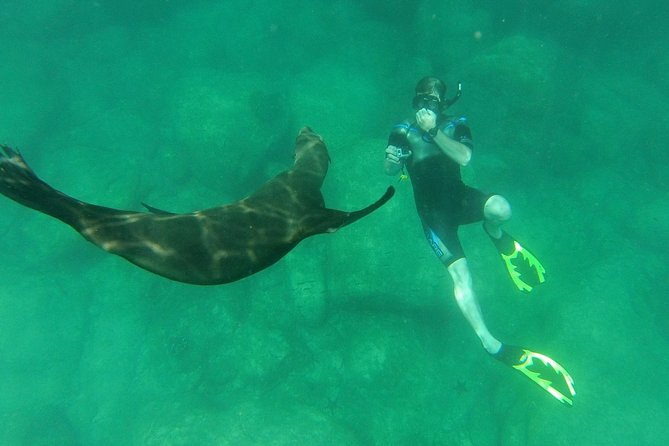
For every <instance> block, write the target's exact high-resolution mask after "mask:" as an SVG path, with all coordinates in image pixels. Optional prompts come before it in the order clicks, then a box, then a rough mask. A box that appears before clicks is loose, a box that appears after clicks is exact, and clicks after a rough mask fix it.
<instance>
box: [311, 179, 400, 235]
mask: <svg viewBox="0 0 669 446" xmlns="http://www.w3.org/2000/svg"><path fill="white" fill-rule="evenodd" d="M393 195H395V188H394V187H392V186H389V187H388V189H386V193H385V194H383V196H382V197H381V198H379V199H378V200H376V202H374V203H372V204H370V205H369V206H367V207H366V208H364V209H360V210H358V211H353V212H345V211H339V210H337V209H321V210H319V211H318V212H314V213H313V214H312V215H310V216H308V217H307V219H306V221H304V222H303V227H304V237H309V236H311V235H315V234H323V233H325V232H335V231H336V230H338V229H339V228H343V227H344V226H347V225H350V224H351V223H353V222H356V221H358V220H360V219H361V218H362V217H365V216H366V215H369V214H371V213H372V212H374V211H375V210H377V209H378V208H380V207H381V206H383V205H384V204H385V203H386V202H387V201H388V200H390V199H391V198H392V196H393Z"/></svg>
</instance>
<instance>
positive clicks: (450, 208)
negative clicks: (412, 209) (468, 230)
mask: <svg viewBox="0 0 669 446" xmlns="http://www.w3.org/2000/svg"><path fill="white" fill-rule="evenodd" d="M493 195H494V194H487V193H484V192H481V191H480V190H478V189H474V188H473V187H469V186H467V185H465V184H462V183H461V184H460V186H459V187H456V188H453V189H452V190H451V191H449V196H448V197H441V199H439V200H430V201H431V203H416V207H417V208H418V215H420V218H421V221H422V223H423V230H424V231H425V236H426V237H427V241H428V243H429V244H430V246H431V247H432V250H433V251H434V253H435V254H436V255H437V257H438V258H439V259H440V260H441V261H442V262H443V263H444V264H445V265H446V266H449V265H451V264H452V263H453V262H455V261H456V260H458V259H461V258H463V257H465V253H464V250H463V249H462V245H461V244H460V239H459V238H458V227H459V226H460V225H466V224H470V223H475V222H478V221H482V220H483V208H484V207H485V204H486V202H487V201H488V199H489V198H490V197H492V196H493Z"/></svg>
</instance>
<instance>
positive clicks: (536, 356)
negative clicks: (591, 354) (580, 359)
mask: <svg viewBox="0 0 669 446" xmlns="http://www.w3.org/2000/svg"><path fill="white" fill-rule="evenodd" d="M494 356H495V358H496V359H499V360H500V361H502V362H503V363H505V364H506V365H508V366H511V367H513V368H514V369H516V370H518V371H519V372H520V373H522V374H523V375H525V376H527V377H528V378H530V379H531V380H532V381H534V382H535V383H536V384H537V385H538V386H539V387H541V388H542V389H544V390H545V391H546V392H548V393H549V394H550V395H551V396H552V397H553V398H555V399H557V400H558V401H560V402H561V403H562V404H564V405H566V406H569V407H571V406H572V405H573V404H574V396H575V395H576V391H575V390H574V379H573V378H572V377H571V375H570V374H569V372H567V370H566V369H565V368H564V367H562V366H561V365H560V364H558V363H557V362H556V361H555V360H553V359H552V358H549V357H548V356H546V355H543V354H541V353H537V352H533V351H532V350H529V349H527V348H523V347H517V346H515V345H506V344H505V345H502V348H501V349H500V351H499V352H497V353H496V354H495V355H494Z"/></svg>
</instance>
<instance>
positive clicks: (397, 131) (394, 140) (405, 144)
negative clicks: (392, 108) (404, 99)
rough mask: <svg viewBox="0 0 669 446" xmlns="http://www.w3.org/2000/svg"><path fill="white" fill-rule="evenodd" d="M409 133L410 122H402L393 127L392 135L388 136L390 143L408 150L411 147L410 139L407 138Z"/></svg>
mask: <svg viewBox="0 0 669 446" xmlns="http://www.w3.org/2000/svg"><path fill="white" fill-rule="evenodd" d="M408 133H409V123H408V122H401V123H399V124H397V125H395V126H393V129H392V130H391V131H390V136H388V145H389V146H395V147H399V148H401V149H405V150H408V149H409V140H408V139H407V134H408Z"/></svg>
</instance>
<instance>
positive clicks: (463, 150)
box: [432, 130, 472, 166]
mask: <svg viewBox="0 0 669 446" xmlns="http://www.w3.org/2000/svg"><path fill="white" fill-rule="evenodd" d="M432 140H433V141H434V142H435V144H437V147H439V148H440V149H441V151H442V152H444V153H445V154H446V155H448V156H449V157H450V158H451V159H452V160H453V161H455V162H456V163H458V164H459V165H461V166H466V165H467V164H469V160H471V159H472V149H470V148H469V147H467V146H466V145H464V144H462V143H461V142H457V141H455V140H454V139H451V138H449V136H448V135H446V134H445V133H444V132H442V131H441V130H437V134H436V135H435V136H433V137H432Z"/></svg>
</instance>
